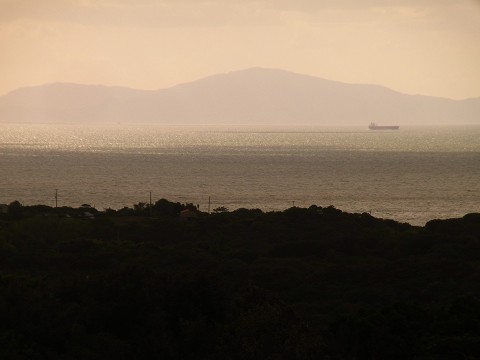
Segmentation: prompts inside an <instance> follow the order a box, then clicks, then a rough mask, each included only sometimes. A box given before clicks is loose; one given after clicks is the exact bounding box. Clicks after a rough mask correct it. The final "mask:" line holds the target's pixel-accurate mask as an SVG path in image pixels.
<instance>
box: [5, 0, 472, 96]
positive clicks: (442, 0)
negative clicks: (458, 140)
mask: <svg viewBox="0 0 480 360" xmlns="http://www.w3.org/2000/svg"><path fill="white" fill-rule="evenodd" d="M253 66H262V67H269V68H279V69H285V70H290V71H294V72H298V73H303V74H310V75H314V76H318V77H322V78H326V79H331V80H338V81H343V82H348V83H370V84H380V85H384V86H387V87H389V88H392V89H394V90H398V91H401V92H405V93H410V94H424V95H432V96H443V97H449V98H455V99H461V98H467V97H478V96H480V0H0V79H1V81H0V94H4V93H6V92H8V91H11V90H13V89H15V88H18V87H22V86H30V85H39V84H44V83H50V82H75V83H84V84H105V85H120V86H127V87H133V88H139V89H158V88H164V87H169V86H172V85H175V84H178V83H182V82H187V81H191V80H195V79H198V78H201V77H204V76H208V75H211V74H215V73H219V72H229V71H234V70H240V69H244V68H248V67H253Z"/></svg>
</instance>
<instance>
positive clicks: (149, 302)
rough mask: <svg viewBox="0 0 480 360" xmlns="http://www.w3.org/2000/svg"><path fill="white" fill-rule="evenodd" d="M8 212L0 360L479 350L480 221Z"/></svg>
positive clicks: (307, 212) (1, 260)
mask: <svg viewBox="0 0 480 360" xmlns="http://www.w3.org/2000/svg"><path fill="white" fill-rule="evenodd" d="M187 209H188V211H187V213H189V214H190V215H192V214H193V215H197V216H196V217H186V216H183V215H185V213H186V212H185V210H187ZM8 210H9V212H8V214H3V215H1V214H0V359H62V360H63V359H345V360H347V359H348V360H354V359H355V360H367V359H393V360H395V359H402V360H405V359H419V360H420V359H421V360H427V359H479V358H480V291H479V290H480V285H479V284H480V214H468V215H466V216H464V217H463V218H460V219H450V220H433V221H430V222H429V223H427V224H426V226H425V227H413V226H410V225H408V224H400V223H397V222H395V221H392V220H382V219H376V218H374V217H372V216H370V215H369V214H349V213H344V212H342V211H340V210H337V209H335V208H333V207H328V208H321V207H317V206H311V207H310V208H308V209H304V208H290V209H288V210H286V211H283V212H270V213H264V212H262V211H260V210H246V209H239V210H236V211H232V212H228V211H226V209H220V210H219V211H217V212H216V213H215V214H210V215H209V214H204V213H198V212H197V211H196V208H195V206H193V205H192V204H187V205H182V204H179V203H172V202H169V201H167V200H160V201H158V202H156V203H155V205H154V206H152V207H150V206H148V205H147V204H137V205H135V206H134V207H133V208H124V209H122V210H118V211H115V210H111V209H109V210H106V211H102V212H99V211H97V210H95V209H93V208H91V207H89V206H88V205H87V204H84V205H83V206H82V207H81V208H78V209H72V208H50V207H47V206H40V205H39V206H28V207H24V206H22V205H21V204H20V203H17V202H14V203H12V204H10V205H9V208H8ZM182 211H183V213H182V215H181V216H180V213H181V212H182ZM87 214H89V215H87Z"/></svg>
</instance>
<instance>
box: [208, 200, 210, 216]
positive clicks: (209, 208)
mask: <svg viewBox="0 0 480 360" xmlns="http://www.w3.org/2000/svg"><path fill="white" fill-rule="evenodd" d="M208 213H209V214H210V196H209V197H208Z"/></svg>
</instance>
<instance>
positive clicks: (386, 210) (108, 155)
mask: <svg viewBox="0 0 480 360" xmlns="http://www.w3.org/2000/svg"><path fill="white" fill-rule="evenodd" d="M0 172H1V176H0V203H10V202H11V201H13V200H19V201H20V202H22V203H24V204H25V205H31V204H47V205H53V204H54V193H55V189H58V194H59V205H68V206H79V205H81V204H83V203H89V204H92V205H94V206H95V207H96V208H98V209H103V208H108V207H111V208H121V207H123V206H132V205H133V204H134V203H138V202H148V198H149V192H150V191H151V192H152V196H153V198H154V200H157V199H160V198H167V199H169V200H171V201H180V202H193V203H195V204H200V208H201V210H206V209H207V202H208V197H209V196H211V199H212V208H215V207H218V206H225V207H227V208H228V209H230V210H233V209H236V208H240V207H246V208H260V209H262V210H283V209H286V208H288V207H291V206H292V204H293V202H295V205H296V206H302V207H304V206H309V205H311V204H316V205H319V206H329V205H334V206H335V207H337V208H339V209H342V210H345V211H349V212H371V214H372V215H374V216H376V217H384V218H391V219H395V220H398V221H404V222H409V223H411V224H416V225H423V224H424V223H425V222H426V221H428V220H430V219H435V218H449V217H458V216H463V215H464V214H466V213H469V212H480V127H440V128H431V127H430V128H428V127H425V128H423V127H417V128H414V127H412V128H401V129H400V130H399V131H369V130H367V129H364V128H325V127H324V128H298V129H292V128H289V129H281V128H221V127H200V128H199V127H196V128H193V127H192V128H190V127H183V128H175V127H161V126H155V125H113V124H112V125H102V126H74V125H19V124H0Z"/></svg>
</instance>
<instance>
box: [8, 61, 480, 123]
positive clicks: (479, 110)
mask: <svg viewBox="0 0 480 360" xmlns="http://www.w3.org/2000/svg"><path fill="white" fill-rule="evenodd" d="M370 121H375V122H380V123H385V122H388V123H390V122H395V123H398V124H399V125H405V124H445V123H458V124H479V123H480V98H469V99H464V100H453V99H447V98H441V97H433V96H426V95H410V94H403V93H401V92H398V91H395V90H392V89H389V88H387V87H384V86H381V85H372V84H349V83H344V82H339V81H334V80H327V79H322V78H318V77H315V76H311V75H304V74H297V73H293V72H289V71H285V70H279V69H268V68H260V67H255V68H249V69H245V70H239V71H233V72H228V73H222V74H215V75H211V76H208V77H205V78H202V79H199V80H196V81H192V82H187V83H182V84H178V85H174V86H171V87H167V88H160V89H157V90H138V89H133V88H129V87H122V86H108V85H94V84H86V85H84V84H75V83H60V82H55V83H49V84H45V85H40V86H29V87H23V88H19V89H16V90H13V91H11V92H9V93H7V94H5V95H3V96H0V122H34V123H35V122H52V123H61V122H62V123H63V122H67V123H71V122H74V123H76V122H81V123H92V122H93V123H96V122H137V123H138V122H149V123H150V122H154V123H160V124H169V125H170V124H180V125H184V124H192V125H198V124H215V125H253V124H261V125H269V124H270V125H364V124H365V123H366V122H367V123H368V122H370Z"/></svg>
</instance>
